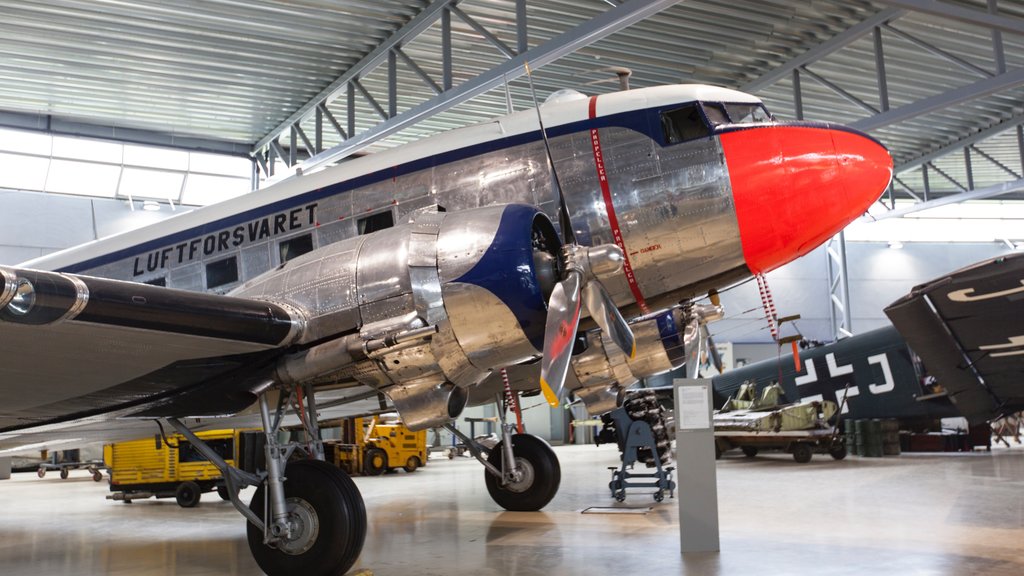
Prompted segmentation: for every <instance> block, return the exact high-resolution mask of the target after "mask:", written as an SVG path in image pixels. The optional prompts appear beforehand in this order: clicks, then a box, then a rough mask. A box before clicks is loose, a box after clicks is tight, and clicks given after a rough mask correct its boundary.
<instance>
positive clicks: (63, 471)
mask: <svg viewBox="0 0 1024 576" xmlns="http://www.w3.org/2000/svg"><path fill="white" fill-rule="evenodd" d="M69 474H71V472H70V471H69V470H68V469H67V468H61V469H60V479H61V480H67V479H68V475H69Z"/></svg>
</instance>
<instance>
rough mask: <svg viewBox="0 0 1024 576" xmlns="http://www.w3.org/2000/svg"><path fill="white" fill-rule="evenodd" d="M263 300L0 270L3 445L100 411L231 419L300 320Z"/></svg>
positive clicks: (89, 419) (86, 418)
mask: <svg viewBox="0 0 1024 576" xmlns="http://www.w3.org/2000/svg"><path fill="white" fill-rule="evenodd" d="M291 314H292V313H290V312H289V311H288V310H285V309H284V308H283V307H280V306H277V305H274V304H272V303H268V302H260V301H256V300H249V299H243V298H233V297H228V296H220V295H214V294H201V293H195V292H186V291H182V290H174V289H170V288H162V287H157V286H148V285H144V284H137V283H132V282H120V281H116V280H107V279H101V278H91V277H86V276H76V275H71V274H57V273H53V272H39V271H32V270H18V269H12V268H0V399H2V401H0V448H2V447H4V446H5V445H6V446H9V445H10V444H11V443H10V442H5V439H9V438H15V437H17V436H19V435H20V434H19V431H21V430H23V429H25V428H38V427H40V426H42V427H44V429H49V430H57V429H60V428H62V427H64V425H67V424H68V423H71V422H78V423H85V422H92V421H93V419H95V418H96V417H97V416H99V415H107V417H108V418H109V417H111V416H112V415H113V416H134V417H147V416H152V417H157V416H168V415H171V416H200V415H203V416H212V415H222V414H231V413H234V412H236V411H238V410H241V409H243V408H245V407H247V406H248V405H250V404H251V403H252V401H253V398H254V396H253V395H252V394H251V391H250V390H251V388H252V387H253V386H254V385H255V384H256V383H255V382H253V381H252V380H254V379H255V378H256V377H257V375H258V374H259V373H260V369H261V368H263V367H265V366H267V365H268V364H269V363H270V362H273V361H275V360H276V359H277V358H278V357H279V356H280V355H281V354H282V353H283V351H284V350H285V348H286V346H287V345H288V344H289V343H290V342H291V341H292V340H293V339H294V336H295V334H296V332H297V331H298V327H297V325H298V324H299V322H298V321H297V319H295V318H293V317H292V315H291Z"/></svg>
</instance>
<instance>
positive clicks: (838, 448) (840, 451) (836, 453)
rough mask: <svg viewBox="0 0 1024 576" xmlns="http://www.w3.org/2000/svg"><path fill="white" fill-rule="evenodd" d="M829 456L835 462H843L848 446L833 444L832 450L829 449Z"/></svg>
mask: <svg viewBox="0 0 1024 576" xmlns="http://www.w3.org/2000/svg"><path fill="white" fill-rule="evenodd" d="M828 455H829V456H831V457H832V458H834V459H835V460H842V459H843V458H846V444H841V443H837V444H833V445H832V448H829V451H828Z"/></svg>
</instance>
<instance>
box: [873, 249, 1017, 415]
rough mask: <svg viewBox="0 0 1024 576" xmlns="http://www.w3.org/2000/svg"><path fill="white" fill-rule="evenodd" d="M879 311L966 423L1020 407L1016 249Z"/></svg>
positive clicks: (915, 291) (922, 287) (924, 287)
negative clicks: (894, 327)
mask: <svg viewBox="0 0 1024 576" xmlns="http://www.w3.org/2000/svg"><path fill="white" fill-rule="evenodd" d="M885 313H886V314H887V315H888V316H889V319H890V320H892V323H893V325H895V326H896V329H897V330H899V332H900V334H902V335H903V337H904V338H905V339H906V340H907V343H909V344H910V347H911V348H913V350H914V351H915V352H916V353H917V354H918V355H919V356H920V357H921V359H922V360H923V361H924V364H925V366H926V368H927V370H928V372H929V374H931V375H933V376H935V377H936V378H937V380H938V383H939V384H941V385H942V386H943V387H944V388H945V389H946V390H947V392H948V393H949V397H950V399H951V400H952V401H953V403H954V404H955V405H956V407H957V408H958V409H959V410H960V411H961V412H962V413H963V415H964V416H965V417H966V418H967V419H968V420H969V421H970V422H972V423H975V422H983V421H987V420H992V419H994V418H997V417H999V416H1002V415H1005V414H1009V413H1013V412H1017V411H1020V410H1022V409H1024V254H1012V255H1008V256H1001V257H998V258H993V259H991V260H987V261H984V262H980V263H978V264H974V265H972V266H969V267H967V268H963V269H961V270H958V271H956V272H953V273H951V274H948V275H946V276H943V277H941V278H937V279H935V280H932V281H931V282H928V283H925V284H922V285H920V286H917V287H915V288H914V289H913V290H912V291H911V293H910V294H908V295H907V296H904V297H903V298H901V299H899V300H897V301H896V302H893V303H892V304H890V305H889V306H888V307H887V308H886V309H885Z"/></svg>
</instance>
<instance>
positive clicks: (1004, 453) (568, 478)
mask: <svg viewBox="0 0 1024 576" xmlns="http://www.w3.org/2000/svg"><path fill="white" fill-rule="evenodd" d="M556 452H557V453H558V455H559V458H560V459H561V462H562V485H561V490H560V491H559V494H558V496H557V497H556V498H555V499H554V500H553V501H552V502H551V503H550V504H549V505H548V507H547V508H546V509H545V510H544V511H543V512H537V513H513V512H504V511H502V510H501V509H500V508H498V506H497V505H495V504H494V503H493V502H492V501H491V500H490V498H489V497H488V496H487V491H486V488H485V487H484V483H483V470H482V468H481V467H480V466H479V464H477V463H476V462H475V461H473V460H470V459H457V460H454V461H449V460H446V459H441V460H431V462H430V464H429V465H428V466H426V467H425V468H422V469H420V470H419V471H417V472H416V473H414V474H411V475H407V474H405V473H404V472H399V473H397V474H392V475H388V476H382V477H374V478H357V479H356V482H357V484H358V485H359V488H360V490H361V491H362V493H363V497H364V499H365V501H366V506H367V513H368V516H369V519H370V528H369V535H368V537H367V541H366V546H365V548H364V549H363V553H362V556H361V557H360V560H359V562H358V563H357V564H356V566H355V568H353V573H358V572H360V571H371V572H372V573H373V574H376V575H378V576H387V575H403V576H405V575H409V574H417V575H453V574H460V575H461V574H465V575H481V576H482V575H489V574H496V575H505V574H516V575H524V576H525V575H549V574H580V575H583V574H587V575H591V574H608V575H615V574H641V573H650V574H657V575H662V574H692V575H716V574H743V575H747V574H815V575H830V574H850V575H854V574H856V575H861V574H900V575H904V574H920V575H932V574H957V575H959V574H990V575H1007V576H1011V575H1012V576H1019V575H1020V574H1024V557H1022V556H1024V555H1022V554H1021V548H1020V544H1021V542H1022V541H1024V490H1022V488H1024V448H1022V447H1019V446H1016V447H1014V448H1011V449H996V450H995V451H994V452H992V453H991V454H989V453H982V452H977V453H971V454H948V455H934V456H932V455H930V456H923V455H904V456H901V457H887V458H884V459H862V458H849V459H847V460H845V461H842V462H833V461H832V460H831V459H829V458H827V457H821V456H815V459H814V460H813V461H812V462H811V463H810V464H806V465H798V464H796V463H794V462H793V461H792V459H791V458H790V457H789V456H786V455H773V456H763V457H758V458H755V459H745V458H743V457H742V456H741V455H736V456H727V457H726V458H725V459H723V460H722V461H720V462H719V463H718V486H719V509H720V521H721V538H722V540H721V542H722V550H721V552H720V553H702V554H695V555H689V554H688V555H687V556H686V557H685V558H684V557H682V556H681V555H680V553H679V540H678V534H679V529H678V511H677V506H676V502H675V501H674V500H666V502H664V503H662V504H655V503H654V502H653V500H652V499H651V498H650V496H649V495H646V494H641V493H635V494H631V495H630V496H629V498H628V499H627V500H626V502H625V503H624V504H616V503H615V501H614V500H612V499H611V498H610V496H609V494H608V491H607V488H606V486H607V483H608V479H609V472H608V471H607V469H606V468H607V466H613V465H615V464H616V463H617V461H618V453H617V452H616V451H615V450H614V449H613V448H610V447H601V448H595V447H593V446H569V447H560V448H556ZM106 493H107V486H106V484H105V483H102V484H98V483H94V482H93V481H92V480H91V479H90V478H89V477H88V475H87V474H86V473H85V472H73V473H72V476H71V478H69V479H68V480H64V481H62V480H60V478H59V477H58V476H57V475H56V474H50V475H47V477H46V478H45V479H39V478H36V476H35V475H34V474H15V475H14V477H13V478H12V479H11V480H5V481H3V482H0V506H2V513H0V574H3V575H5V576H22V575H31V576H38V575H63V574H67V575H72V574H73V575H84V574H96V575H100V574H103V575H125V576H128V575H131V576H146V575H166V576H170V575H176V576H185V575H189V576H198V575H255V574H260V571H259V569H258V568H257V566H256V564H255V562H254V561H253V560H252V559H251V557H250V555H249V550H248V545H247V544H246V540H245V526H244V524H243V521H242V519H241V516H239V515H238V514H237V513H236V512H235V511H234V510H233V508H231V506H230V505H229V504H227V503H226V502H221V501H220V499H219V498H217V496H216V494H206V495H204V496H203V501H202V504H200V506H199V507H198V508H194V509H191V510H186V509H182V508H179V507H178V506H177V505H176V504H175V503H174V501H173V500H160V501H157V500H148V501H136V502H135V503H133V504H131V505H126V504H122V503H117V502H111V501H108V500H105V499H104V495H105V494H106ZM250 493H251V491H250ZM616 505H618V506H626V507H639V506H648V505H651V506H653V509H652V510H651V511H650V512H649V513H647V514H645V515H594V514H581V513H580V511H581V510H583V509H584V508H588V507H591V506H605V507H606V506H616Z"/></svg>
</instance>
